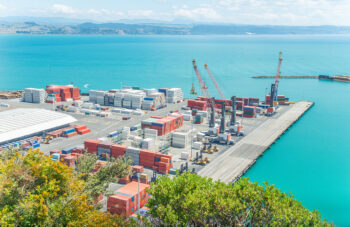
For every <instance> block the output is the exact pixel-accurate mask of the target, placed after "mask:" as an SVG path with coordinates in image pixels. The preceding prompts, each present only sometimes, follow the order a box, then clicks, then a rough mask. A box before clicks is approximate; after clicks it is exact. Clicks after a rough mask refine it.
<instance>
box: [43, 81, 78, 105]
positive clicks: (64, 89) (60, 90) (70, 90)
mask: <svg viewBox="0 0 350 227" xmlns="http://www.w3.org/2000/svg"><path fill="white" fill-rule="evenodd" d="M46 92H47V93H48V94H50V95H53V96H56V97H55V99H56V102H60V101H72V100H79V99H80V94H79V88H78V87H73V86H72V85H67V86H61V85H47V86H46ZM54 101H55V100H53V99H51V98H50V99H47V100H46V102H48V103H52V102H54Z"/></svg>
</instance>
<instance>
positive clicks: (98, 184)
mask: <svg viewBox="0 0 350 227" xmlns="http://www.w3.org/2000/svg"><path fill="white" fill-rule="evenodd" d="M97 160H98V158H97V156H96V155H94V154H85V155H84V156H80V157H79V158H78V160H77V165H76V169H75V174H76V176H77V177H78V179H80V180H83V181H84V182H85V185H84V189H83V190H84V192H85V194H86V195H87V196H88V198H90V199H91V200H92V201H95V200H96V199H97V198H98V196H99V195H100V194H102V193H106V191H107V188H108V185H109V183H115V182H117V181H118V179H117V176H122V177H123V176H128V175H130V174H131V164H132V161H131V160H127V159H126V158H125V157H122V158H118V159H114V158H112V159H108V160H107V161H106V162H105V164H104V165H101V166H100V167H99V169H98V171H96V172H95V173H94V174H91V172H93V170H94V168H95V167H96V166H95V165H96V162H97Z"/></svg>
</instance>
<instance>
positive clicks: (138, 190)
mask: <svg viewBox="0 0 350 227" xmlns="http://www.w3.org/2000/svg"><path fill="white" fill-rule="evenodd" d="M136 175H137V194H138V200H137V209H138V212H139V213H140V200H141V197H140V175H141V173H139V172H138V173H137V174H136Z"/></svg>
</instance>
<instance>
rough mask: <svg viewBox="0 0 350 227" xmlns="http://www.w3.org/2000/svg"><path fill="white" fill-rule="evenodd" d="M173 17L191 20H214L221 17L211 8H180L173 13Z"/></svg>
mask: <svg viewBox="0 0 350 227" xmlns="http://www.w3.org/2000/svg"><path fill="white" fill-rule="evenodd" d="M174 16H176V17H186V18H189V19H193V20H203V19H204V20H207V19H209V20H215V19H220V18H221V17H222V16H221V15H220V14H218V13H217V12H216V11H215V10H214V9H212V8H197V9H192V10H190V9H187V8H181V9H179V10H176V11H175V12H174Z"/></svg>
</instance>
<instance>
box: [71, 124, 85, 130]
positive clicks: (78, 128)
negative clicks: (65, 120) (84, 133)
mask: <svg viewBox="0 0 350 227" xmlns="http://www.w3.org/2000/svg"><path fill="white" fill-rule="evenodd" d="M73 127H74V128H75V130H83V129H86V125H73Z"/></svg>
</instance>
